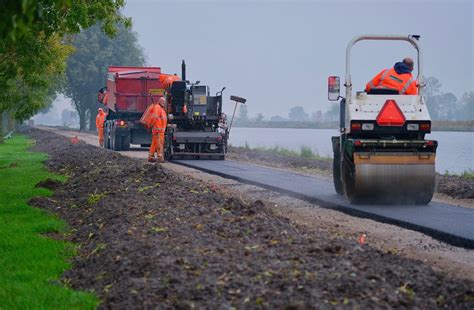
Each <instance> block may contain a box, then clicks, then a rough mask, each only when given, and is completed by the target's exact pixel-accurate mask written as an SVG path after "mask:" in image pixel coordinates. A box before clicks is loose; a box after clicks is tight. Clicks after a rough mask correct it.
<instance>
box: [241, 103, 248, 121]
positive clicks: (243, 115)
mask: <svg viewBox="0 0 474 310" xmlns="http://www.w3.org/2000/svg"><path fill="white" fill-rule="evenodd" d="M239 120H241V121H248V120H249V110H248V109H247V106H246V105H245V104H242V105H241V106H240V108H239Z"/></svg>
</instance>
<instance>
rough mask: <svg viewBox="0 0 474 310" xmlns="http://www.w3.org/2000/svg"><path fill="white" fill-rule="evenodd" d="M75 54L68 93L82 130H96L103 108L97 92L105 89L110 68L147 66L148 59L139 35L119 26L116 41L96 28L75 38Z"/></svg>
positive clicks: (69, 67)
mask: <svg viewBox="0 0 474 310" xmlns="http://www.w3.org/2000/svg"><path fill="white" fill-rule="evenodd" d="M72 45H73V46H74V48H75V52H74V53H73V54H72V55H71V56H70V57H69V59H68V61H67V69H66V83H65V87H64V94H65V95H66V96H68V97H70V98H71V99H72V101H73V104H74V107H75V109H76V110H77V113H78V115H79V120H80V122H79V124H80V129H81V130H83V129H86V125H87V124H89V128H88V129H89V130H95V117H96V115H97V109H98V108H99V105H98V103H97V90H98V89H99V88H100V87H102V86H105V79H106V75H107V68H108V67H109V66H111V65H115V66H143V65H144V64H145V56H144V54H143V51H142V48H141V47H140V46H139V45H138V43H137V35H136V33H135V32H133V31H132V30H131V29H130V28H127V27H125V26H124V25H117V32H116V34H115V36H114V37H113V38H109V37H107V35H105V34H104V33H103V32H102V31H101V28H100V26H99V25H94V26H92V27H90V28H88V29H86V30H84V31H82V32H81V33H79V34H77V35H75V36H74V37H73V38H72Z"/></svg>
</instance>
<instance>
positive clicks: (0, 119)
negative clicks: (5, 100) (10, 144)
mask: <svg viewBox="0 0 474 310" xmlns="http://www.w3.org/2000/svg"><path fill="white" fill-rule="evenodd" d="M2 143H3V113H0V144H2Z"/></svg>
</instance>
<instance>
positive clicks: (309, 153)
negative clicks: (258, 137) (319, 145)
mask: <svg viewBox="0 0 474 310" xmlns="http://www.w3.org/2000/svg"><path fill="white" fill-rule="evenodd" d="M243 148H244V149H246V150H253V151H261V152H270V153H275V154H278V155H282V156H289V157H303V158H307V159H312V160H332V159H331V158H330V157H324V156H321V155H319V154H318V153H317V152H314V151H313V150H312V149H311V148H310V147H308V146H304V145H303V146H302V147H301V148H300V151H299V152H298V151H293V150H290V149H287V148H284V147H280V146H274V147H272V148H266V147H256V148H251V147H250V146H249V145H248V143H247V142H245V144H244V146H243Z"/></svg>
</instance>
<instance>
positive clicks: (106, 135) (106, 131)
mask: <svg viewBox="0 0 474 310" xmlns="http://www.w3.org/2000/svg"><path fill="white" fill-rule="evenodd" d="M104 148H106V149H109V148H110V138H109V126H107V123H105V126H104Z"/></svg>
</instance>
